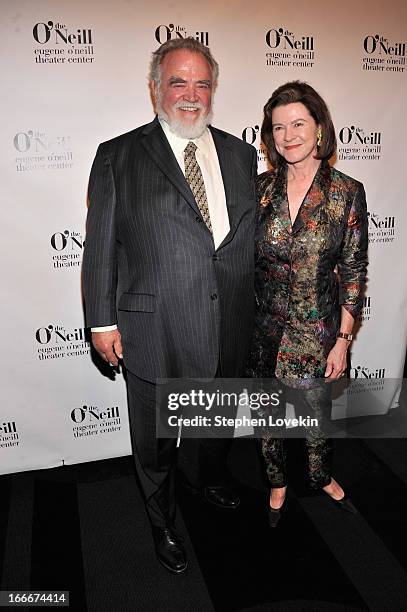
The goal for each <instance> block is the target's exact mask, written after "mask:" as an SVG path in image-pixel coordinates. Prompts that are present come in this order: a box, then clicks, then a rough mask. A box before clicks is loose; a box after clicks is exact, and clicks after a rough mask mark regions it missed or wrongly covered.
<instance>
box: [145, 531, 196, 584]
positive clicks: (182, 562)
mask: <svg viewBox="0 0 407 612" xmlns="http://www.w3.org/2000/svg"><path fill="white" fill-rule="evenodd" d="M153 537H154V543H155V550H156V553H157V557H158V560H159V562H160V563H161V565H163V566H164V567H165V568H166V569H167V570H169V571H170V572H172V573H173V574H181V573H182V572H184V571H185V570H186V568H187V565H188V563H187V560H186V556H185V550H184V547H183V546H182V545H181V542H180V536H178V535H177V534H176V532H175V530H174V529H173V528H170V527H153Z"/></svg>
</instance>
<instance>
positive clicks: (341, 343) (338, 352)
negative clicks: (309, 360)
mask: <svg viewBox="0 0 407 612" xmlns="http://www.w3.org/2000/svg"><path fill="white" fill-rule="evenodd" d="M348 347H349V342H348V340H345V339H344V338H337V340H336V343H335V346H334V347H333V348H332V349H331V351H330V353H329V355H328V359H327V362H326V369H325V378H328V379H329V380H337V379H338V378H340V377H341V376H342V374H343V373H344V372H345V370H346V365H347V361H346V355H347V352H348Z"/></svg>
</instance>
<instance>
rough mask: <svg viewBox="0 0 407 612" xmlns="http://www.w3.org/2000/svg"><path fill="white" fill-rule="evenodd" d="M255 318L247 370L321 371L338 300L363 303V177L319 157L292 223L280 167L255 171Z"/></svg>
mask: <svg viewBox="0 0 407 612" xmlns="http://www.w3.org/2000/svg"><path fill="white" fill-rule="evenodd" d="M257 196H258V202H259V204H258V216H257V235H256V262H255V263H256V279H255V291H256V303H257V311H256V319H255V329H254V338H253V343H252V349H251V355H250V361H249V375H252V376H255V377H271V376H274V375H276V376H277V377H278V378H295V379H298V378H302V379H304V378H319V377H323V376H324V371H325V367H326V358H327V356H328V353H329V351H330V350H331V348H332V347H333V345H334V343H335V340H336V332H337V331H338V328H339V325H340V317H341V305H343V306H344V307H345V308H346V309H347V310H348V311H349V312H350V313H351V314H352V316H353V317H354V318H356V317H357V316H358V314H359V313H360V310H361V308H362V297H363V290H364V285H365V279H366V267H367V244H368V231H367V213H366V199H365V191H364V188H363V185H362V184H361V183H359V182H358V181H356V180H354V179H352V178H351V177H349V176H346V175H345V174H343V173H342V172H339V171H338V170H336V169H335V168H331V167H330V166H329V164H328V163H327V162H322V163H321V165H320V167H319V169H318V172H317V174H316V176H315V178H314V181H313V183H312V185H311V187H310V189H309V191H308V193H307V195H306V196H305V198H304V201H303V203H302V205H301V207H300V209H299V211H298V214H297V217H296V219H295V221H294V224H293V225H292V223H291V219H290V214H289V208H288V198H287V178H286V169H282V170H280V171H279V172H278V173H277V172H275V171H269V172H265V173H263V174H261V175H260V176H259V177H258V179H257Z"/></svg>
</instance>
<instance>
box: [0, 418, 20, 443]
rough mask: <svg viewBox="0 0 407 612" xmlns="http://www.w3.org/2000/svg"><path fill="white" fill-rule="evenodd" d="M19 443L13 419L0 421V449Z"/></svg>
mask: <svg viewBox="0 0 407 612" xmlns="http://www.w3.org/2000/svg"><path fill="white" fill-rule="evenodd" d="M19 444H20V441H19V435H18V431H17V425H16V422H15V421H6V422H3V423H0V449H1V448H10V447H11V446H18V445H19Z"/></svg>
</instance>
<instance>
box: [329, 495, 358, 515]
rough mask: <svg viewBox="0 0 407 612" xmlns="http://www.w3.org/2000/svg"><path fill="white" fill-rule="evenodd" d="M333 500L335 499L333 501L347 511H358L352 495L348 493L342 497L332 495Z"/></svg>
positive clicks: (353, 512) (354, 512)
mask: <svg viewBox="0 0 407 612" xmlns="http://www.w3.org/2000/svg"><path fill="white" fill-rule="evenodd" d="M331 500H332V501H333V503H334V504H335V506H336V507H337V508H340V509H341V510H344V511H345V512H350V513H351V514H357V513H358V511H357V510H356V508H355V506H354V505H353V503H352V501H351V499H350V497H348V496H347V495H344V496H343V497H342V499H334V498H333V497H331Z"/></svg>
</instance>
